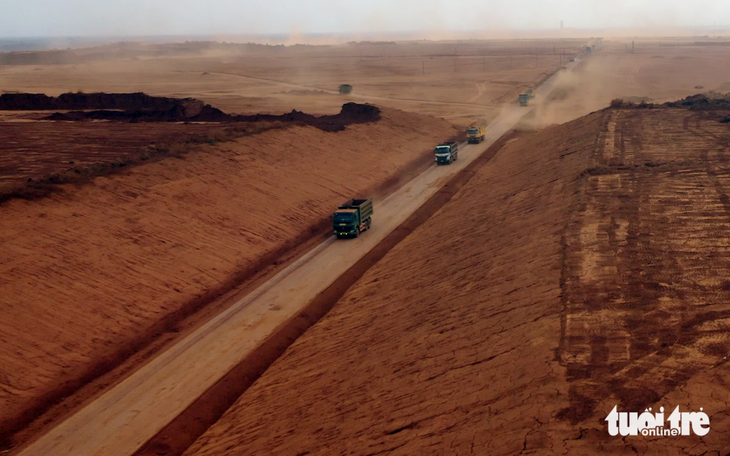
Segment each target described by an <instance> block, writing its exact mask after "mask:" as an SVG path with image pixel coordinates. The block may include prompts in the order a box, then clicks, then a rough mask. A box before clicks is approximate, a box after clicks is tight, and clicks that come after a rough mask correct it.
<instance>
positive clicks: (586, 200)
mask: <svg viewBox="0 0 730 456" xmlns="http://www.w3.org/2000/svg"><path fill="white" fill-rule="evenodd" d="M606 116H607V118H606V128H605V132H603V133H602V135H600V136H601V137H600V139H599V141H597V142H598V144H599V146H598V147H597V149H596V150H595V160H594V162H595V164H596V165H597V167H598V171H600V172H597V173H596V175H590V174H588V175H587V176H585V178H584V181H583V189H582V191H581V196H580V197H581V198H583V202H582V204H581V205H580V209H579V210H578V211H577V213H576V214H574V216H573V221H572V222H571V223H569V224H568V226H567V228H566V231H565V234H564V241H563V246H564V255H565V257H564V262H563V276H562V277H563V284H562V289H563V296H562V299H563V302H564V309H565V310H564V314H565V315H564V322H565V323H564V332H563V335H562V341H561V346H560V348H559V350H558V358H559V360H560V362H561V364H563V365H564V366H565V367H566V369H567V375H568V380H569V382H570V385H571V386H570V392H569V394H570V406H569V407H568V408H566V409H563V410H562V411H561V413H560V417H561V418H563V419H566V420H569V421H570V422H572V423H574V424H577V423H579V422H581V421H584V420H586V419H588V418H590V417H592V416H594V415H595V414H596V409H598V408H600V409H602V410H603V409H606V408H608V410H610V408H612V407H613V405H615V404H617V403H618V404H619V406H620V407H621V408H622V409H624V410H627V409H628V410H632V411H641V410H643V409H644V407H647V406H650V405H651V404H654V403H656V402H657V401H659V400H660V399H661V398H662V397H664V396H665V395H666V394H668V393H669V392H671V391H672V390H674V389H675V388H677V387H678V386H680V385H683V384H684V383H686V382H687V380H688V379H689V378H691V377H692V376H693V375H694V374H695V373H696V372H698V371H702V370H704V369H708V368H711V367H712V366H714V365H716V364H717V363H718V362H721V361H722V360H723V359H724V358H723V357H724V356H726V355H727V353H728V351H729V350H730V336H729V335H728V329H730V306H728V305H727V303H728V302H729V299H730V293H729V292H730V281H728V280H726V277H727V276H728V273H729V272H730V261H728V260H727V258H729V257H730V243H729V242H728V241H727V239H729V238H730V210H729V209H730V208H729V207H728V204H727V203H726V201H728V202H730V200H728V197H727V193H726V191H725V188H726V185H728V180H730V179H729V178H728V172H729V171H730V169H728V167H727V165H725V161H726V159H725V153H726V148H727V145H726V144H728V142H727V137H728V136H730V135H728V133H727V130H726V129H723V128H722V127H719V126H718V122H716V121H713V120H710V119H700V118H699V117H695V116H686V115H685V113H684V112H680V111H676V110H675V111H667V110H664V111H661V112H660V111H653V112H649V111H644V112H641V111H638V110H635V111H632V110H613V111H610V112H607V114H606ZM667 117H669V118H667ZM692 123H695V126H694V127H690V125H691V124H692ZM675 125H681V126H682V128H681V129H679V128H676V127H675ZM700 125H702V129H701V130H699V129H697V128H698V127H699V126H700ZM687 131H690V132H691V133H692V134H690V135H687V134H686V132H687ZM723 135H724V136H725V138H723ZM723 139H724V141H725V142H724V144H722V141H723ZM680 146H681V147H680ZM605 437H606V436H604V438H605Z"/></svg>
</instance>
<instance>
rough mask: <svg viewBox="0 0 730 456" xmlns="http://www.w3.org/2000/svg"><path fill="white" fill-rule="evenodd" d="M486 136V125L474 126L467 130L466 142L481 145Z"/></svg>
mask: <svg viewBox="0 0 730 456" xmlns="http://www.w3.org/2000/svg"><path fill="white" fill-rule="evenodd" d="M486 135H487V127H486V125H472V126H471V127H469V128H467V129H466V142H468V143H469V144H479V143H480V142H482V141H484V138H485V136H486Z"/></svg>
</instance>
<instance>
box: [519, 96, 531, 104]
mask: <svg viewBox="0 0 730 456" xmlns="http://www.w3.org/2000/svg"><path fill="white" fill-rule="evenodd" d="M529 100H530V95H529V94H527V93H521V94H520V106H527V103H528V101H529Z"/></svg>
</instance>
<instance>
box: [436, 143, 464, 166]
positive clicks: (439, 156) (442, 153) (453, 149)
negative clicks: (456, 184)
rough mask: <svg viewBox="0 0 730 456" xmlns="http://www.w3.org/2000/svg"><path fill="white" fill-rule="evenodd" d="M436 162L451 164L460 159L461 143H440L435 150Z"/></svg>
mask: <svg viewBox="0 0 730 456" xmlns="http://www.w3.org/2000/svg"><path fill="white" fill-rule="evenodd" d="M433 153H434V156H435V160H436V164H438V165H450V164H451V163H452V162H455V161H456V160H458V159H459V145H458V144H457V143H455V142H453V141H451V142H446V143H443V144H439V145H438V146H436V148H435V149H434V150H433Z"/></svg>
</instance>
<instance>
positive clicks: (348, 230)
mask: <svg viewBox="0 0 730 456" xmlns="http://www.w3.org/2000/svg"><path fill="white" fill-rule="evenodd" d="M372 216H373V200H372V199H356V198H353V199H351V200H350V201H348V202H346V203H345V204H343V205H341V206H340V207H339V208H337V211H335V213H334V214H333V215H332V226H333V228H334V232H335V236H337V237H338V238H340V239H342V238H346V237H358V236H359V235H360V233H362V232H363V231H365V230H367V229H369V228H370V223H371V222H372Z"/></svg>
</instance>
